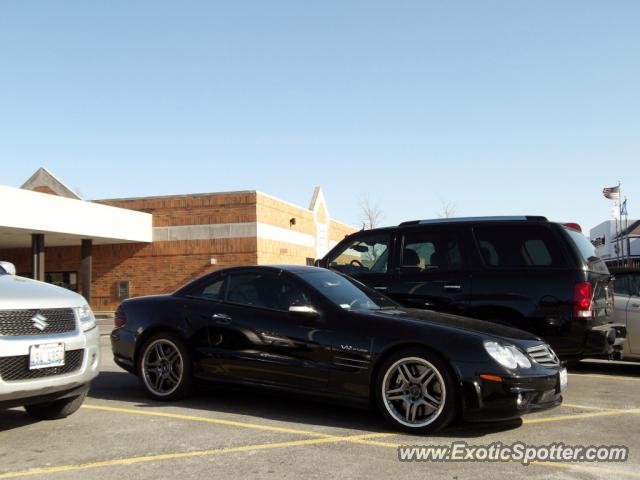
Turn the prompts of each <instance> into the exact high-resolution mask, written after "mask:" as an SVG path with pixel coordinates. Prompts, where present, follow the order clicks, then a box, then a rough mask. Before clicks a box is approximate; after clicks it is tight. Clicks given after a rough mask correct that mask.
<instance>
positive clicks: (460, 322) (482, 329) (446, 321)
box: [370, 308, 542, 342]
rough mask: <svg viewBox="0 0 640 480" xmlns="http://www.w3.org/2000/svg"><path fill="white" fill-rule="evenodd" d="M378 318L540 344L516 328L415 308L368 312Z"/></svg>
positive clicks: (529, 334)
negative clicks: (388, 318)
mask: <svg viewBox="0 0 640 480" xmlns="http://www.w3.org/2000/svg"><path fill="white" fill-rule="evenodd" d="M370 313H372V314H374V315H376V316H379V317H391V318H394V319H396V320H405V321H408V322H423V323H430V324H433V325H439V326H443V327H450V328H455V329H457V330H466V331H471V332H476V333H482V334H484V335H490V336H492V337H503V338H509V339H513V340H522V341H526V342H531V341H538V342H542V340H541V339H540V338H539V337H536V336H535V335H533V334H531V333H529V332H525V331H524V330H519V329H517V328H512V327H507V326H505V325H500V324H498V323H494V322H487V321H484V320H477V319H475V318H468V317H461V316H459V315H450V314H448V313H440V312H432V311H429V310H419V309H415V308H397V309H393V310H381V311H374V312H370Z"/></svg>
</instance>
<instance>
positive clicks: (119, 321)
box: [113, 304, 127, 328]
mask: <svg viewBox="0 0 640 480" xmlns="http://www.w3.org/2000/svg"><path fill="white" fill-rule="evenodd" d="M113 323H115V325H116V328H120V327H124V325H125V324H126V323H127V316H126V315H125V313H124V308H122V304H120V305H118V308H116V314H115V317H114V319H113Z"/></svg>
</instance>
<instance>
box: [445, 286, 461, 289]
mask: <svg viewBox="0 0 640 480" xmlns="http://www.w3.org/2000/svg"><path fill="white" fill-rule="evenodd" d="M461 288H462V286H461V285H445V286H444V289H445V290H460V289H461Z"/></svg>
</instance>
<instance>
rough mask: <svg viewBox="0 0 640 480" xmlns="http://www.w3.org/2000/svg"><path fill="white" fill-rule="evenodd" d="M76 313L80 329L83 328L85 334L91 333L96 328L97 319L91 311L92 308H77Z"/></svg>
mask: <svg viewBox="0 0 640 480" xmlns="http://www.w3.org/2000/svg"><path fill="white" fill-rule="evenodd" d="M73 310H74V311H75V313H76V318H77V319H78V322H79V323H80V328H82V331H83V332H86V331H89V330H91V329H92V328H95V326H96V317H94V316H93V312H92V311H91V307H90V306H89V305H87V304H84V305H82V306H81V307H76V308H74V309H73Z"/></svg>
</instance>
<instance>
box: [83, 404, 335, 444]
mask: <svg viewBox="0 0 640 480" xmlns="http://www.w3.org/2000/svg"><path fill="white" fill-rule="evenodd" d="M82 408H86V409H89V410H101V411H104V412H117V413H130V414H134V415H148V416H151V417H163V418H173V419H177V420H189V421H192V422H204V423H214V424H217V425H227V426H229V427H241V428H252V429H255V430H267V431H270V432H280V433H292V434H294V435H306V436H308V437H319V438H333V437H334V436H335V435H329V434H326V433H318V432H311V431H308V430H298V429H293V428H285V427H275V426H271V425H260V424H256V423H245V422H236V421H234V420H224V419H221V418H208V417H196V416H193V415H181V414H178V413H165V412H150V411H147V410H139V409H133V408H119V407H106V406H103V405H87V404H84V405H82Z"/></svg>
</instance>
